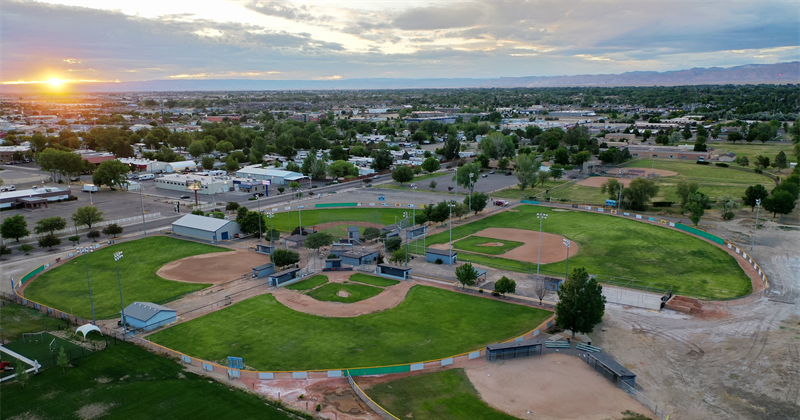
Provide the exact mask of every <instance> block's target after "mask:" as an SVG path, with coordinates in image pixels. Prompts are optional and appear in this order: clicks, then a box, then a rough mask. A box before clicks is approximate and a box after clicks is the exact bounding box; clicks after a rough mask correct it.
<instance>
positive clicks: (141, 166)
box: [118, 158, 167, 173]
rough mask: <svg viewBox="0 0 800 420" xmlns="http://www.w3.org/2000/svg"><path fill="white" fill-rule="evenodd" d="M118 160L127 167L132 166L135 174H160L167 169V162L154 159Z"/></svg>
mask: <svg viewBox="0 0 800 420" xmlns="http://www.w3.org/2000/svg"><path fill="white" fill-rule="evenodd" d="M118 160H119V161H120V162H122V163H124V164H126V165H129V166H130V165H134V166H135V167H136V171H137V172H151V173H161V172H164V171H165V170H166V168H167V162H159V161H157V160H155V159H136V158H119V159H118Z"/></svg>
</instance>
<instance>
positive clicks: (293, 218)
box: [266, 200, 406, 232]
mask: <svg viewBox="0 0 800 420" xmlns="http://www.w3.org/2000/svg"><path fill="white" fill-rule="evenodd" d="M343 201H346V200H343ZM306 205H307V206H308V204H306ZM294 206H295V204H294V203H293V204H292V207H294ZM282 208H283V207H281V209H282ZM403 211H406V210H405V209H403V208H389V207H387V208H379V207H375V208H333V209H318V210H303V211H302V212H303V215H302V218H303V219H302V220H303V226H307V227H310V226H313V225H316V224H319V223H320V217H319V215H320V214H321V213H323V212H325V213H326V214H328V215H330V216H333V217H340V218H343V219H346V218H350V220H360V221H367V222H377V223H381V224H382V225H384V226H386V225H391V224H392V223H394V222H395V219H394V217H395V216H397V217H401V218H402V216H403ZM376 215H380V220H378V218H377V217H376ZM300 217H301V216H298V212H297V211H289V212H285V213H279V214H276V215H275V218H274V219H272V222H273V223H274V226H275V229H278V230H280V231H283V232H291V231H292V230H293V229H294V228H296V227H298V226H300ZM332 221H335V219H327V218H326V216H323V220H322V222H323V223H324V222H332ZM269 222H270V221H269V219H267V225H266V227H269Z"/></svg>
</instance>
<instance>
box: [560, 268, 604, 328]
mask: <svg viewBox="0 0 800 420" xmlns="http://www.w3.org/2000/svg"><path fill="white" fill-rule="evenodd" d="M605 307H606V298H605V296H603V287H602V286H600V285H599V284H598V283H597V280H596V279H594V278H591V279H590V278H589V273H587V272H586V269H584V268H583V267H580V268H576V269H574V270H572V274H570V275H569V278H568V279H567V281H566V282H564V284H562V285H561V287H559V289H558V303H556V324H557V325H558V326H559V327H561V328H564V329H567V330H570V331H572V338H575V334H576V333H582V334H588V333H591V332H592V331H594V326H595V325H597V324H599V323H600V322H602V320H603V315H604V314H605Z"/></svg>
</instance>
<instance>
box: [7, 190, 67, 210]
mask: <svg viewBox="0 0 800 420" xmlns="http://www.w3.org/2000/svg"><path fill="white" fill-rule="evenodd" d="M70 195H72V193H71V192H70V190H68V189H65V188H56V187H46V188H36V187H34V188H31V189H27V190H17V191H9V192H4V193H0V209H16V208H29V209H36V208H40V207H42V206H44V207H47V203H52V202H55V201H62V200H66V199H68V198H69V197H70Z"/></svg>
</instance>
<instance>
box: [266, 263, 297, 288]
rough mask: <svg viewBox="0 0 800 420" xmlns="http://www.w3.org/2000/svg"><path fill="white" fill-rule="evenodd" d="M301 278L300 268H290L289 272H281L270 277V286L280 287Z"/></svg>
mask: <svg viewBox="0 0 800 420" xmlns="http://www.w3.org/2000/svg"><path fill="white" fill-rule="evenodd" d="M299 277H300V269H299V268H290V269H288V270H283V271H279V272H277V273H272V274H270V275H269V285H270V286H273V287H275V286H280V285H282V284H284V283H286V282H290V281H292V280H294V279H296V278H299Z"/></svg>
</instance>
